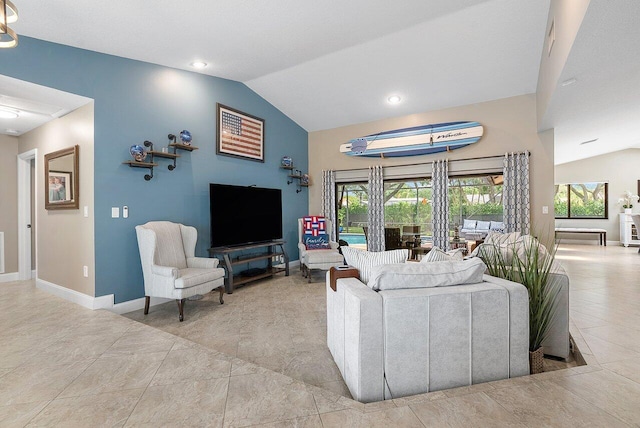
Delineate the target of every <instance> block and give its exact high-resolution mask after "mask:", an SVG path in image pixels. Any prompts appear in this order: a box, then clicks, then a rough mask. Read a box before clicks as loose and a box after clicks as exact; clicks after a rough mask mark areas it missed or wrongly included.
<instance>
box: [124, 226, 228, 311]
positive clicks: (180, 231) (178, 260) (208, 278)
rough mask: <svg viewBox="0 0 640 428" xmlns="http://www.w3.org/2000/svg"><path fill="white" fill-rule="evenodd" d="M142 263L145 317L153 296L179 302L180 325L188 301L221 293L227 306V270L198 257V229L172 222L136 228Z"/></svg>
mask: <svg viewBox="0 0 640 428" xmlns="http://www.w3.org/2000/svg"><path fill="white" fill-rule="evenodd" d="M136 235H137V237H138V248H139V250H140V262H141V264H142V273H143V276H144V297H145V304H144V314H145V315H147V314H148V313H149V302H150V298H151V296H153V297H163V298H167V299H175V300H176V302H177V303H178V310H179V312H180V317H179V319H180V321H182V320H184V311H183V310H184V303H185V300H186V299H187V298H189V297H191V296H195V295H197V294H205V293H208V292H210V291H212V290H215V289H218V290H219V292H220V304H223V303H224V300H223V294H224V269H222V268H219V267H218V259H213V258H211V259H210V258H205V257H195V249H196V241H197V239H198V232H197V231H196V229H195V227H191V226H185V225H183V224H180V223H172V222H170V221H150V222H148V223H146V224H143V225H141V226H136Z"/></svg>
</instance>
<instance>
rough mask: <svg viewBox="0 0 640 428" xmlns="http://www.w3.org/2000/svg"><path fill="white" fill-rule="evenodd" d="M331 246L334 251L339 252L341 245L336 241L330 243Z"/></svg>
mask: <svg viewBox="0 0 640 428" xmlns="http://www.w3.org/2000/svg"><path fill="white" fill-rule="evenodd" d="M329 246H331V249H332V250H337V249H338V248H339V247H340V244H338V243H337V242H335V241H329Z"/></svg>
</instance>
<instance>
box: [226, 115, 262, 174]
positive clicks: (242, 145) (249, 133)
mask: <svg viewBox="0 0 640 428" xmlns="http://www.w3.org/2000/svg"><path fill="white" fill-rule="evenodd" d="M217 107H218V108H217V110H218V126H217V129H218V132H217V140H218V141H217V145H216V153H217V154H219V155H225V156H234V157H239V158H243V159H249V160H254V161H258V162H264V120H263V119H260V118H257V117H255V116H251V115H249V114H246V113H243V112H241V111H238V110H234V109H232V108H230V107H226V106H223V105H222V104H217Z"/></svg>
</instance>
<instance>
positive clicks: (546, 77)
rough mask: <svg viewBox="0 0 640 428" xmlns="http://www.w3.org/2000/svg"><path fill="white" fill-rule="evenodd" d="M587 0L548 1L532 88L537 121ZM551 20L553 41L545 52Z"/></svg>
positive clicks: (557, 76) (570, 44) (540, 116)
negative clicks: (541, 45)
mask: <svg viewBox="0 0 640 428" xmlns="http://www.w3.org/2000/svg"><path fill="white" fill-rule="evenodd" d="M590 1H591V0H552V1H551V5H550V7H549V17H548V19H547V30H546V32H545V34H544V38H545V42H544V48H543V49H542V58H541V60H540V72H539V73H538V87H537V90H536V102H537V106H536V108H537V118H538V124H541V123H542V120H543V118H544V115H545V113H546V111H547V108H548V107H549V104H550V102H551V98H552V97H553V94H554V92H555V90H556V87H557V84H558V79H559V78H560V75H561V74H562V69H563V68H564V65H565V63H566V62H567V58H568V57H569V53H570V52H571V47H572V46H573V42H574V41H575V39H576V36H577V35H578V31H579V30H580V25H581V24H582V20H583V19H584V16H585V14H586V13H587V9H588V8H589V3H590ZM552 22H554V31H555V42H554V43H553V48H552V50H551V55H549V44H548V40H547V35H548V33H549V30H550V28H551V23H552Z"/></svg>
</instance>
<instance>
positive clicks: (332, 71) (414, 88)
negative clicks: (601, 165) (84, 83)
mask: <svg viewBox="0 0 640 428" xmlns="http://www.w3.org/2000/svg"><path fill="white" fill-rule="evenodd" d="M14 2H15V3H16V6H17V7H18V8H19V10H20V20H19V21H18V22H17V23H16V24H14V25H13V26H14V29H15V30H16V31H17V32H18V33H19V34H20V35H23V36H30V37H35V38H39V39H43V40H49V41H52V42H57V43H62V44H65V45H70V46H76V47H80V48H84V49H89V50H94V51H98V52H104V53H108V54H113V55H118V56H122V57H127V58H132V59H137V60H142V61H147V62H151V63H156V64H161V65H165V66H169V67H174V68H180V69H185V70H191V71H193V69H192V68H191V67H190V63H191V62H193V61H194V60H197V59H198V60H203V61H205V62H207V63H208V64H209V66H208V67H207V68H205V69H204V70H202V71H200V72H202V73H205V74H210V75H214V76H219V77H224V78H228V79H232V80H237V81H241V82H244V83H246V84H247V85H248V86H249V87H250V88H252V89H253V90H254V91H256V92H257V93H258V94H260V95H261V96H263V97H264V98H265V99H266V100H267V101H269V102H270V103H272V104H273V105H275V106H276V107H278V108H279V109H280V110H281V111H283V112H284V113H285V114H287V115H288V116H289V117H291V118H292V119H293V120H294V121H296V122H297V123H298V124H300V125H301V126H302V127H303V128H305V129H306V130H308V131H316V130H322V129H330V128H335V127H338V126H343V125H349V124H354V123H360V122H367V121H372V120H377V119H380V118H387V117H392V116H403V115H408V114H412V113H416V112H424V111H429V110H433V109H440V108H446V107H452V106H457V105H466V104H472V103H477V102H482V101H488V100H493V99H499V98H504V97H510V96H515V95H520V94H526V93H532V92H535V90H536V84H537V80H538V71H539V64H540V58H541V54H542V46H543V41H544V36H545V27H546V22H547V15H548V11H549V3H550V0H537V1H530V0H449V1H442V0H405V1H403V2H389V1H383V0H350V1H339V0H326V1H322V2H318V1H313V2H312V1H309V0H302V1H301V0H298V1H294V0H272V1H269V2H267V1H256V0H253V1H250V0H236V1H224V2H222V1H220V0H211V1H208V2H202V1H196V0H182V1H181V2H174V1H171V2H169V1H168V0H157V1H154V2H150V1H143V0H129V1H127V0H111V1H108V2H104V1H103V2H82V3H79V2H77V1H73V0H57V1H55V2H42V1H39V0H15V1H14ZM639 14H640V8H638V7H637V5H636V4H635V0H616V2H615V3H614V2H607V1H604V0H592V1H591V5H590V7H589V9H588V12H587V16H586V18H585V21H584V23H583V24H582V27H581V30H580V33H579V35H578V38H577V40H576V42H575V46H574V48H573V49H572V51H571V54H570V57H569V60H568V63H567V65H566V66H565V69H564V71H563V73H562V77H561V79H560V82H561V81H563V80H566V79H568V78H570V77H575V78H577V79H578V82H577V83H576V84H575V85H573V86H568V87H561V86H559V87H558V89H557V90H556V92H555V94H554V96H553V97H552V99H551V103H550V108H549V110H548V113H547V115H546V116H545V118H544V121H543V126H542V127H541V128H540V129H541V130H542V129H547V128H550V127H555V128H556V162H557V163H558V162H567V161H569V160H573V159H577V158H580V157H588V156H593V155H596V154H601V153H603V152H606V151H613V150H620V149H622V148H625V147H631V146H636V145H638V143H639V141H638V139H637V138H635V137H634V136H633V134H631V133H630V131H631V128H632V123H633V119H635V118H637V117H638V113H640V97H639V96H638V95H639V93H638V91H640V82H639V81H638V79H640V72H639V71H640V50H638V49H637V48H636V47H637V46H638V42H639V41H640V26H638V25H637V23H638V22H640V16H639ZM3 90H5V88H3V87H0V95H2V94H4V92H3ZM391 94H398V95H400V96H401V97H402V102H401V103H400V104H398V105H393V106H392V105H390V104H388V103H387V102H386V99H387V97H388V96H389V95H391ZM636 100H639V101H636ZM52 104H53V105H60V104H61V103H58V102H52ZM2 131H3V125H2V124H1V123H0V132H2ZM593 138H599V140H598V142H596V143H593V144H590V145H585V146H576V144H577V142H581V141H585V140H589V139H593Z"/></svg>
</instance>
